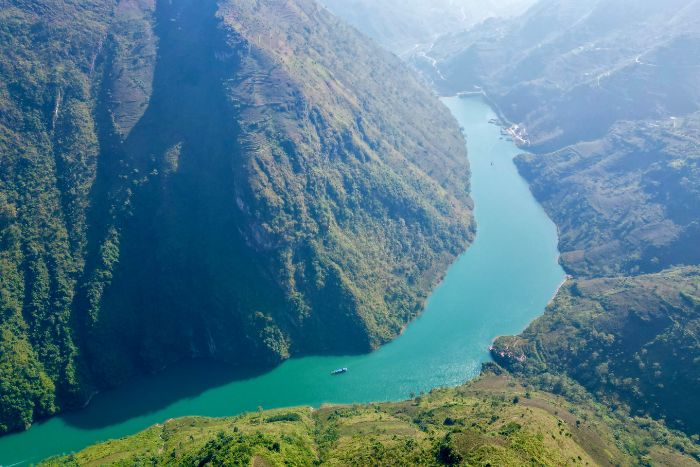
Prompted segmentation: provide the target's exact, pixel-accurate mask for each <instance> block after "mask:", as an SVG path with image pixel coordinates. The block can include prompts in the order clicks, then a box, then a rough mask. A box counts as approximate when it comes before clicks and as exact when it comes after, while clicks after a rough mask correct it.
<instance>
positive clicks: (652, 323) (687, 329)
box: [493, 267, 700, 442]
mask: <svg viewBox="0 0 700 467" xmlns="http://www.w3.org/2000/svg"><path fill="white" fill-rule="evenodd" d="M699 331H700V269H698V268H697V267H693V268H678V269H672V270H666V271H664V272H662V273H657V274H650V275H641V276H636V277H633V278H627V277H625V278H603V279H588V280H577V281H573V282H571V283H569V284H567V285H566V286H565V287H564V288H563V289H562V290H561V291H560V293H559V294H558V295H557V298H556V299H555V300H554V302H553V303H552V304H551V305H550V307H549V309H548V310H547V312H546V313H545V315H544V316H543V317H541V318H539V319H537V320H536V321H535V322H534V323H533V324H532V325H530V326H529V327H528V329H526V330H525V331H524V332H523V333H522V334H521V335H520V336H518V337H503V338H499V339H498V340H497V341H496V343H495V344H494V350H493V355H494V357H495V358H496V361H498V362H499V363H501V364H503V365H504V366H506V367H507V368H509V369H511V370H512V371H514V372H516V373H520V374H522V375H527V376H528V377H530V378H531V379H534V380H535V381H537V380H539V382H540V383H541V384H543V386H544V387H547V388H548V389H550V390H555V391H557V392H562V391H564V392H565V390H564V389H563V388H562V387H561V385H560V386H558V387H556V385H553V384H552V381H551V380H550V377H549V376H548V375H552V374H566V375H568V376H570V377H571V378H573V379H575V380H576V381H578V382H579V383H580V384H581V385H583V386H585V387H586V388H587V389H588V390H589V391H591V392H592V393H594V394H596V395H598V396H599V397H600V398H601V399H602V400H605V401H606V402H607V403H608V404H609V405H610V406H611V407H614V408H617V407H622V406H624V405H629V406H630V407H631V409H632V413H633V415H635V416H640V417H645V416H652V417H654V418H656V419H664V420H665V421H666V423H667V424H668V425H669V426H672V427H675V428H679V429H682V430H684V431H685V432H686V433H689V434H694V435H697V434H699V433H700V421H699V420H698V417H697V415H698V413H700V400H698V397H697V390H696V388H697V387H698V385H700V373H699V372H698V363H700V345H699V344H698V333H699ZM695 441H696V442H697V438H696V440H695Z"/></svg>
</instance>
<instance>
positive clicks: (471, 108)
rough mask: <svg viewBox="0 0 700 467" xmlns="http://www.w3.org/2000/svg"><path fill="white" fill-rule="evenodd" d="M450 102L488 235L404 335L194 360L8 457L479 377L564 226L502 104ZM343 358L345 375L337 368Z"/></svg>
mask: <svg viewBox="0 0 700 467" xmlns="http://www.w3.org/2000/svg"><path fill="white" fill-rule="evenodd" d="M443 102H444V103H445V104H446V105H447V106H448V108H450V110H451V111H452V113H453V115H454V116H455V118H456V119H457V120H458V122H459V124H460V126H463V127H464V128H465V130H466V131H467V133H468V134H469V141H468V146H469V154H470V164H471V167H472V183H471V185H472V197H473V199H474V201H475V217H476V222H477V226H478V230H477V236H476V239H475V241H474V243H473V245H472V246H471V248H470V249H469V250H468V251H467V252H466V253H464V254H463V255H462V256H461V257H460V258H459V260H458V261H457V262H456V263H454V264H453V265H452V266H451V267H450V268H449V270H448V272H447V274H446V275H445V277H444V279H443V280H442V282H441V283H440V285H439V286H438V287H437V288H436V289H435V290H434V291H433V293H432V294H431V296H430V298H429V299H428V301H427V304H426V307H425V310H424V312H423V314H422V315H421V316H420V317H419V318H418V319H416V320H415V321H414V322H413V323H411V325H409V326H408V327H407V328H406V329H405V331H404V332H403V334H402V335H401V336H400V337H399V338H398V339H396V340H395V341H393V342H391V343H389V344H387V345H385V346H383V347H381V348H380V349H379V350H377V351H376V352H373V353H371V354H366V355H357V356H349V357H343V356H334V357H333V356H330V357H306V358H300V359H292V360H289V361H287V362H285V363H284V364H282V365H280V366H279V367H277V368H275V369H274V370H272V371H269V372H265V373H263V374H255V373H240V372H236V371H234V370H232V369H230V368H226V367H224V366H221V365H216V364H213V363H210V362H196V363H192V364H184V365H182V366H181V367H179V368H173V369H170V370H166V371H165V372H164V373H162V374H160V375H157V376H152V377H146V378H142V379H140V380H138V381H134V382H133V383H131V384H130V385H128V386H126V387H122V388H119V389H117V390H114V391H109V392H104V393H101V394H98V395H97V396H95V398H94V400H93V403H92V404H90V406H88V407H87V408H86V409H85V410H83V411H80V412H76V413H73V414H65V415H62V416H60V417H55V418H53V419H50V420H48V421H46V422H42V423H39V424H36V425H35V426H34V427H32V428H31V429H30V430H29V431H27V432H24V433H19V434H13V435H9V436H5V437H2V438H0V464H3V465H5V464H12V463H15V462H23V461H24V462H26V461H29V462H35V461H38V460H40V459H42V458H45V457H47V456H50V455H55V454H61V453H65V452H72V451H78V450H80V449H82V448H84V447H86V446H88V445H91V444H94V443H96V442H99V441H102V440H107V439H115V438H121V437H123V436H126V435H129V434H133V433H136V432H138V431H141V430H143V429H144V428H146V427H148V426H152V425H154V424H156V423H163V422H164V421H165V420H168V419H172V418H177V417H181V416H191V415H201V416H211V417H221V416H232V415H236V414H240V413H243V412H250V411H255V410H257V407H259V406H262V407H264V408H266V409H269V408H277V407H290V406H300V405H308V406H312V407H320V406H321V405H322V404H325V403H340V404H352V403H365V402H380V401H398V400H405V399H408V398H410V397H411V394H419V393H420V392H428V391H430V390H432V389H435V388H439V387H446V386H458V385H460V384H462V383H464V382H465V381H466V380H469V379H472V378H474V377H476V376H478V374H479V373H480V371H481V366H482V364H483V363H485V362H489V361H490V355H489V352H488V347H489V345H490V344H491V341H492V339H493V338H494V337H495V336H498V335H503V334H516V333H518V332H520V331H522V330H523V329H524V328H525V327H526V326H527V325H528V324H529V323H530V322H531V321H532V320H533V319H535V318H536V317H537V316H539V315H541V314H542V312H543V311H544V309H545V307H546V305H547V303H548V302H549V300H550V298H551V296H552V292H553V291H554V290H556V288H557V286H558V285H559V284H560V283H561V282H562V280H563V278H564V272H563V270H562V269H561V268H560V266H559V264H558V262H557V256H558V251H557V234H556V228H555V226H554V224H553V223H552V222H551V220H550V219H549V218H548V217H547V215H546V214H545V213H544V210H543V209H542V208H541V206H540V205H539V204H537V202H536V201H535V200H534V198H533V197H532V195H531V193H530V190H529V187H528V185H527V184H526V183H525V181H524V180H523V179H522V178H521V177H520V175H519V174H518V172H517V170H516V168H515V165H514V164H513V162H512V159H513V157H514V156H516V155H517V154H520V153H521V152H522V150H521V149H519V148H518V147H517V146H515V144H514V143H513V142H512V141H506V140H503V139H501V135H500V132H499V129H498V128H497V127H496V126H494V125H492V124H490V123H489V120H491V119H493V118H494V117H495V116H496V115H495V112H494V111H493V110H492V109H491V108H490V107H489V106H488V104H487V103H486V102H485V101H483V100H481V99H474V98H472V99H466V98H464V99H460V98H456V97H455V98H445V99H443ZM343 367H347V368H348V370H349V371H348V372H347V373H346V374H344V375H341V376H339V377H331V376H329V372H330V371H332V370H333V369H335V368H343ZM279 388H284V391H281V390H280V389H279Z"/></svg>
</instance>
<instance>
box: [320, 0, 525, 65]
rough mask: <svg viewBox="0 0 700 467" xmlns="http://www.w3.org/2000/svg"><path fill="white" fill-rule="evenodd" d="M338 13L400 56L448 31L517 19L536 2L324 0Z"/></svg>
mask: <svg viewBox="0 0 700 467" xmlns="http://www.w3.org/2000/svg"><path fill="white" fill-rule="evenodd" d="M322 3H323V4H324V5H326V7H327V8H328V9H329V10H330V11H332V12H333V13H334V14H336V15H338V16H339V17H340V18H343V19H344V20H346V21H347V22H348V23H350V24H352V25H353V26H355V27H356V28H357V29H359V30H360V31H362V32H363V33H365V34H366V35H367V36H369V37H371V38H373V39H374V40H376V41H377V42H378V43H379V44H381V45H383V46H384V47H386V48H387V49H389V50H391V51H392V52H394V53H396V54H397V55H399V56H404V55H410V53H411V52H415V51H417V50H423V49H426V48H427V49H429V48H430V44H432V42H433V41H435V39H436V38H437V37H438V36H440V35H442V34H445V33H447V32H460V31H463V30H465V29H469V28H470V27H472V26H474V25H476V24H478V23H481V22H482V21H484V20H486V19H488V18H493V17H502V16H505V17H509V16H516V15H517V14H519V13H522V12H523V11H525V9H526V8H527V7H528V6H530V5H531V4H532V3H533V0H431V1H425V0H403V1H400V0H382V1H375V0H322Z"/></svg>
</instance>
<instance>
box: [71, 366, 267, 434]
mask: <svg viewBox="0 0 700 467" xmlns="http://www.w3.org/2000/svg"><path fill="white" fill-rule="evenodd" d="M270 370H271V367H263V368H260V367H258V368H243V367H233V366H229V365H226V364H223V363H218V362H215V361H212V360H206V359H195V360H189V361H185V362H182V363H180V364H177V365H175V366H173V367H172V368H168V369H166V370H164V371H163V372H160V373H157V374H153V375H148V376H141V377H138V378H136V379H135V380H132V381H130V382H129V384H125V385H123V386H120V387H118V388H115V389H110V390H108V391H105V392H103V393H100V394H97V395H95V397H94V398H93V399H92V400H91V401H90V403H89V404H88V406H87V407H86V408H84V409H81V410H78V411H75V412H68V413H65V414H63V415H61V416H59V417H58V418H59V419H61V420H63V421H64V422H66V423H67V424H68V425H71V426H75V427H77V428H81V429H85V430H91V429H98V428H104V427H107V426H111V425H115V424H119V423H122V422H125V421H127V420H130V419H133V418H135V417H140V416H143V415H147V414H149V413H155V412H158V411H160V410H162V409H164V408H166V407H168V406H170V405H172V404H174V403H176V402H179V401H182V400H187V399H193V398H195V397H198V396H200V395H201V394H202V393H204V392H206V391H208V390H212V389H215V388H218V387H221V386H224V385H226V384H229V383H232V382H236V381H245V380H248V379H252V378H255V377H257V376H260V375H262V374H264V373H267V372H268V371H270Z"/></svg>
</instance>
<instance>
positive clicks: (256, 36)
mask: <svg viewBox="0 0 700 467" xmlns="http://www.w3.org/2000/svg"><path fill="white" fill-rule="evenodd" d="M0 43H2V44H3V47H2V52H1V53H0V433H1V432H5V431H10V430H16V429H24V428H26V427H28V426H29V424H30V423H31V422H32V421H33V420H35V419H37V418H41V417H45V416H49V415H51V414H53V413H55V412H56V411H59V410H63V409H66V408H71V407H77V406H80V405H82V404H84V403H85V402H86V401H87V400H88V399H89V395H90V394H91V393H92V392H93V391H94V390H96V389H101V388H104V387H108V386H112V385H115V384H119V383H122V382H124V381H126V380H127V379H128V378H130V377H131V376H132V375H133V374H135V373H138V372H151V371H157V370H160V369H162V368H163V367H165V366H167V365H170V364H172V363H174V362H177V361H179V360H182V359H184V358H189V357H191V356H193V355H200V356H201V355H206V356H211V357H214V358H217V359H220V360H223V361H227V362H230V363H232V364H246V365H256V366H261V365H266V364H268V365H271V364H276V363H278V362H280V361H281V360H282V359H285V358H288V357H289V356H290V355H293V354H307V353H315V352H333V353H349V352H353V353H354V352H363V351H368V350H370V349H372V348H374V347H376V346H378V345H379V344H381V343H383V342H386V341H388V340H389V339H391V338H393V337H395V336H396V335H397V334H398V333H399V332H400V330H401V329H402V328H403V326H404V325H405V324H406V323H407V322H408V321H410V320H411V319H412V318H414V317H415V316H416V315H417V314H418V313H419V312H420V310H421V308H422V306H423V302H424V300H425V297H426V296H427V293H428V292H429V290H430V289H431V287H432V286H433V285H434V284H435V283H436V282H437V280H438V279H439V278H440V276H441V274H442V273H443V271H444V270H445V268H446V267H447V265H448V264H449V263H450V262H452V261H453V259H454V258H455V257H456V256H457V255H458V254H459V253H460V252H462V251H463V250H464V249H465V248H466V247H467V245H468V243H469V241H470V239H471V237H472V230H473V227H472V225H471V224H472V222H471V212H470V211H471V201H470V199H469V195H468V189H469V186H468V175H469V169H468V164H467V161H466V154H465V151H464V145H463V140H462V137H461V135H460V133H459V130H458V128H457V127H456V124H455V122H454V121H453V119H452V118H451V116H450V115H449V112H448V111H447V110H446V109H444V108H443V107H442V106H441V105H440V104H439V102H437V100H436V99H435V97H434V96H433V95H432V94H431V92H430V91H429V90H427V89H425V88H424V87H423V85H422V84H421V83H420V82H419V81H418V80H417V79H416V78H414V77H413V75H412V74H411V73H410V72H409V71H408V69H407V68H406V67H405V66H404V65H402V64H401V63H400V62H399V61H398V59H397V58H396V57H394V56H392V55H390V54H388V53H387V52H384V51H381V50H380V49H378V47H376V46H374V45H372V44H371V43H369V42H368V41H367V40H365V39H363V38H362V37H361V36H360V35H359V34H358V33H356V32H355V31H354V30H352V29H351V28H349V27H347V26H344V25H343V24H342V23H340V22H339V21H338V20H336V19H335V18H333V17H332V16H331V15H330V13H328V12H327V11H325V10H324V9H323V8H321V7H319V6H318V5H317V4H316V3H314V2H313V1H310V0H294V1H289V2H286V3H285V4H284V5H283V6H282V5H278V4H277V3H275V4H274V6H271V5H270V2H265V1H251V0H245V1H242V0H240V1H239V0H228V1H223V2H214V1H213V0H207V1H204V2H201V1H194V0H176V1H173V2H165V1H163V2H160V1H158V2H150V1H143V2H131V1H120V2H113V1H107V0H90V1H77V0H39V1H32V2H24V1H15V0H0ZM156 44H158V47H156ZM232 455H233V454H232Z"/></svg>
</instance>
